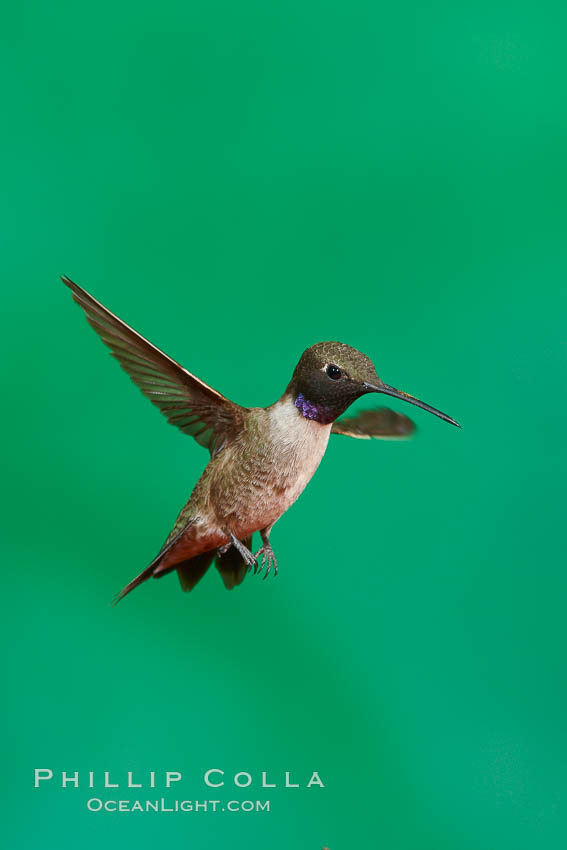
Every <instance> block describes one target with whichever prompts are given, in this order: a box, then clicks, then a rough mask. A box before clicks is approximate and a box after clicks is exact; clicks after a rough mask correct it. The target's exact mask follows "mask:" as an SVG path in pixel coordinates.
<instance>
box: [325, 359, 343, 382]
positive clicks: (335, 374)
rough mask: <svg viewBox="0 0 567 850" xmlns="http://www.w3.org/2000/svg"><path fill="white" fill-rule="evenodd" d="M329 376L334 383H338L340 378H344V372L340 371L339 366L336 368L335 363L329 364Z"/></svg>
mask: <svg viewBox="0 0 567 850" xmlns="http://www.w3.org/2000/svg"><path fill="white" fill-rule="evenodd" d="M327 375H328V376H329V378H330V379H331V380H332V381H338V380H339V378H342V376H343V373H342V370H341V369H339V367H338V366H335V364H334V363H329V365H328V366H327Z"/></svg>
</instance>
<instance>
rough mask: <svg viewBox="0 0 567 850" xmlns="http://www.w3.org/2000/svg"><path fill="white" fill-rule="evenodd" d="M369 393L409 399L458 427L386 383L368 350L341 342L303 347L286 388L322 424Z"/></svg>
mask: <svg viewBox="0 0 567 850" xmlns="http://www.w3.org/2000/svg"><path fill="white" fill-rule="evenodd" d="M367 393H384V394H385V395H391V396H393V397H394V398H399V399H402V400H403V401H408V402H410V404H415V405H417V407H422V408H423V409H424V410H427V411H429V413H434V414H435V416H439V417H440V418H441V419H444V420H445V421H446V422H450V423H451V424H452V425H457V427H459V425H458V423H457V422H455V420H454V419H451V417H449V416H447V415H446V414H445V413H441V411H440V410H437V409H436V408H434V407H430V405H428V404H425V402H423V401H420V400H419V399H417V398H414V396H412V395H409V394H408V393H404V392H402V390H396V389H395V388H394V387H391V386H389V385H388V384H385V383H384V382H383V381H382V380H381V379H380V378H379V377H378V375H377V374H376V368H375V366H374V364H373V362H372V360H371V359H370V358H369V357H367V356H366V354H363V353H362V352H361V351H358V350H357V349H356V348H351V346H350V345H345V344H344V343H342V342H318V343H317V344H316V345H312V346H311V348H308V349H307V350H306V351H304V352H303V354H302V355H301V358H300V360H299V363H298V364H297V366H296V367H295V371H294V373H293V376H292V379H291V381H290V383H289V386H288V388H287V390H286V394H290V395H291V396H292V398H293V402H294V404H295V406H296V407H297V409H298V410H299V411H300V413H301V414H302V415H303V416H304V417H305V418H307V419H314V420H316V421H317V422H320V423H321V424H322V425H328V424H330V423H331V422H333V421H334V420H335V419H336V418H337V417H338V416H340V415H341V414H342V413H344V412H345V410H346V409H347V407H349V406H350V405H351V404H352V403H353V402H354V401H356V399H358V398H360V397H361V396H363V395H366V394H367Z"/></svg>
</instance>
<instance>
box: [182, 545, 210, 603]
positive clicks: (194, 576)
mask: <svg viewBox="0 0 567 850" xmlns="http://www.w3.org/2000/svg"><path fill="white" fill-rule="evenodd" d="M214 557H215V550H214V549H213V551H212V552H203V554H202V555H195V557H194V558H188V560H187V561H182V562H181V563H180V564H176V565H175V569H176V570H177V575H178V576H179V583H180V584H181V589H182V590H184V591H185V593H188V592H189V591H190V590H193V588H194V587H195V585H196V584H197V582H199V581H201V579H202V578H203V576H204V575H205V573H206V572H207V570H208V569H209V567H210V566H211V564H212V562H213V558H214Z"/></svg>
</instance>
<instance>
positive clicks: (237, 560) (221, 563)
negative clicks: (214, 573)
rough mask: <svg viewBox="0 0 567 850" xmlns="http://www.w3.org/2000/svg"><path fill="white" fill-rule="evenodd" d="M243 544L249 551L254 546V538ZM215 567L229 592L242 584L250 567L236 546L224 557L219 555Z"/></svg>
mask: <svg viewBox="0 0 567 850" xmlns="http://www.w3.org/2000/svg"><path fill="white" fill-rule="evenodd" d="M242 542H243V543H244V545H245V546H246V548H247V549H250V547H251V546H252V536H250V537H247V538H246V540H243V541H242ZM215 566H216V568H217V570H218V571H219V573H220V576H221V578H222V580H223V582H224V586H225V587H226V589H227V590H233V589H234V588H235V587H236V586H237V585H238V584H241V583H242V582H243V581H244V577H245V576H246V573H247V572H248V565H247V564H246V562H245V560H244V558H243V557H242V555H241V554H240V552H239V551H238V549H236V548H235V547H234V546H231V547H230V549H229V550H228V552H225V554H224V555H217V557H216V560H215Z"/></svg>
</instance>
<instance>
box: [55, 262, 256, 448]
mask: <svg viewBox="0 0 567 850" xmlns="http://www.w3.org/2000/svg"><path fill="white" fill-rule="evenodd" d="M61 279H62V281H63V283H64V284H65V285H66V286H68V287H69V289H70V290H71V291H72V293H73V299H74V300H75V301H76V302H77V304H78V305H79V306H80V307H82V308H83V310H84V311H85V315H86V317H87V321H88V323H89V324H90V325H91V327H93V328H94V329H95V331H96V332H97V334H98V335H99V337H100V338H101V339H102V341H103V342H104V343H105V344H106V345H108V347H109V348H110V350H111V352H112V355H113V356H114V357H116V359H117V360H118V362H119V363H120V365H121V366H122V368H123V369H124V370H125V371H126V372H128V374H129V375H130V377H131V378H132V380H133V381H134V383H135V384H137V385H138V387H139V388H140V389H141V390H142V392H143V393H144V395H145V396H147V397H148V398H149V399H150V401H151V402H153V403H154V404H155V405H157V407H159V409H160V410H161V412H162V413H163V415H164V416H165V417H166V418H167V419H168V421H169V422H170V423H171V424H172V425H177V427H178V428H180V429H181V430H182V431H183V433H184V434H189V435H190V436H191V437H194V438H195V439H196V440H197V442H198V443H199V444H200V445H201V446H204V447H205V448H207V449H209V451H210V452H211V455H215V454H217V453H218V452H219V451H220V450H221V449H222V448H223V446H224V445H225V443H226V440H227V438H229V437H230V436H231V434H232V433H234V432H235V431H236V430H237V429H238V427H239V425H240V424H241V423H242V421H243V420H244V418H245V417H246V415H247V413H248V410H247V408H245V407H240V405H238V404H234V403H233V402H231V401H229V400H228V399H227V398H225V397H224V396H222V395H221V394H220V393H218V392H217V391H216V390H213V389H212V388H211V387H209V386H208V385H207V384H205V383H204V382H203V381H200V380H199V378H196V377H195V375H192V374H191V372H188V371H187V369H184V368H183V366H180V365H179V363H176V362H175V360H172V359H171V357H168V356H167V354H164V353H163V351H160V350H159V348H156V347H155V345H152V343H151V342H148V340H147V339H144V337H143V336H141V335H140V334H139V333H137V332H136V331H135V330H133V329H132V328H130V327H129V326H128V325H127V324H125V323H124V322H123V321H122V320H121V319H119V318H118V317H117V316H115V315H114V314H113V313H111V312H110V310H107V309H106V307H104V306H103V305H102V304H100V303H99V302H98V301H96V300H95V299H94V298H93V297H92V295H89V293H88V292H85V290H84V289H81V287H80V286H77V284H76V283H73V281H72V280H69V278H68V277H62V278H61Z"/></svg>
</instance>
